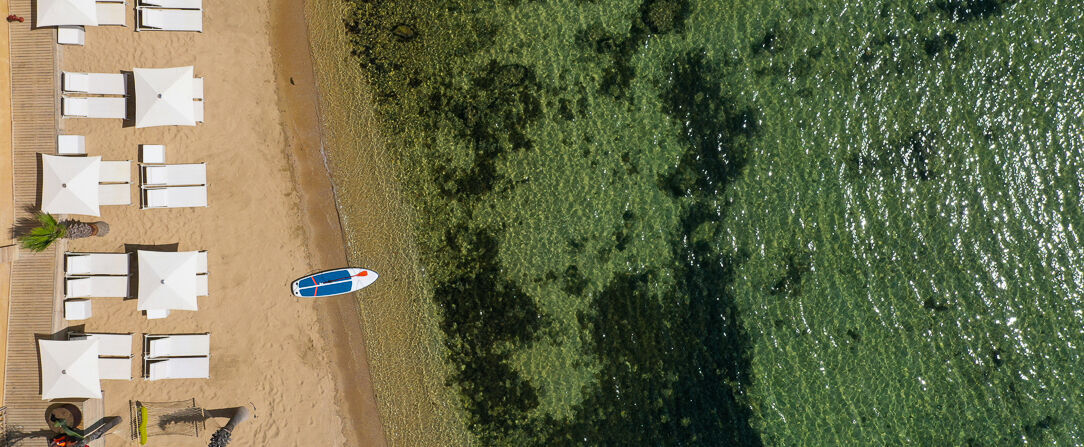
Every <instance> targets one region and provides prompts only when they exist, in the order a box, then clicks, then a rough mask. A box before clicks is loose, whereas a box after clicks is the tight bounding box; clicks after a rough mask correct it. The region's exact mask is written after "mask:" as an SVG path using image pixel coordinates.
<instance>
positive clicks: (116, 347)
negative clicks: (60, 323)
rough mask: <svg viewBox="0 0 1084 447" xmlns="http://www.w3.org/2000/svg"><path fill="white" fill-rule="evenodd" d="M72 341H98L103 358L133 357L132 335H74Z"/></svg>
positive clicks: (99, 351) (71, 337) (99, 353)
mask: <svg viewBox="0 0 1084 447" xmlns="http://www.w3.org/2000/svg"><path fill="white" fill-rule="evenodd" d="M68 338H69V339H70V340H82V339H90V340H98V355H100V356H103V357H131V355H132V334H103V333H73V334H71V336H70V337H68Z"/></svg>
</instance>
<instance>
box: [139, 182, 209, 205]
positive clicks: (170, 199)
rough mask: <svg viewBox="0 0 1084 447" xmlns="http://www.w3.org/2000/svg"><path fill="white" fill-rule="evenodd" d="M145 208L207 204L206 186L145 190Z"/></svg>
mask: <svg viewBox="0 0 1084 447" xmlns="http://www.w3.org/2000/svg"><path fill="white" fill-rule="evenodd" d="M143 194H144V197H145V201H144V206H143V207H144V208H185V207H199V206H207V187H206V186H172V187H166V188H154V189H146V190H144V191H143Z"/></svg>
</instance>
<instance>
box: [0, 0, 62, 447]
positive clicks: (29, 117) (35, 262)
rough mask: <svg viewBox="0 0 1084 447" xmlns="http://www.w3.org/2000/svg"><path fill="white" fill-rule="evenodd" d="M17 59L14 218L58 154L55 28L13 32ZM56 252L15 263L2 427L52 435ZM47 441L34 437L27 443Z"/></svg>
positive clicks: (14, 10)
mask: <svg viewBox="0 0 1084 447" xmlns="http://www.w3.org/2000/svg"><path fill="white" fill-rule="evenodd" d="M8 9H9V12H10V13H11V14H16V15H20V16H23V17H30V15H31V0H10V2H9V4H8ZM8 37H9V39H10V41H9V42H10V44H9V49H10V55H9V57H10V61H11V78H12V79H11V81H12V82H11V104H12V115H11V116H12V126H11V129H12V136H11V141H12V155H13V171H14V175H13V179H14V187H13V193H14V203H15V213H14V217H15V219H24V218H29V217H32V214H31V213H32V210H33V209H35V208H36V207H37V195H38V191H37V179H38V177H39V175H40V174H39V173H38V158H39V155H38V154H40V153H52V152H53V151H54V145H55V141H56V140H55V138H56V129H57V120H58V117H57V105H56V104H57V102H58V98H57V90H56V86H57V73H58V61H57V47H56V34H55V31H54V30H52V29H47V28H45V29H37V30H31V29H30V23H29V21H27V22H26V23H14V24H11V25H10V26H9V27H8ZM56 252H57V248H56V247H52V248H50V249H49V250H46V251H44V252H42V253H32V252H27V251H22V252H20V253H19V260H17V261H16V262H15V263H14V264H13V265H12V271H11V287H10V290H9V291H10V306H9V309H10V316H9V320H8V328H7V329H8V330H7V336H8V340H7V342H8V343H7V346H8V350H7V355H6V367H5V377H4V405H5V407H6V411H5V414H4V423H5V426H6V427H7V428H8V429H13V430H17V431H21V432H33V431H37V430H42V429H46V428H47V426H46V424H45V419H44V414H45V410H46V408H47V407H48V406H49V402H46V401H43V400H41V389H40V388H41V384H40V377H41V376H40V371H39V365H38V352H37V339H38V337H43V336H48V335H49V334H52V333H54V332H55V330H56V329H55V327H54V316H55V315H56V310H59V309H57V304H56V303H57V295H58V294H57V290H56V288H55V282H56V277H57V261H58V258H57V255H56ZM35 442H36V443H39V444H40V443H41V440H40V439H31V440H27V441H26V442H23V443H22V444H27V445H33V443H35Z"/></svg>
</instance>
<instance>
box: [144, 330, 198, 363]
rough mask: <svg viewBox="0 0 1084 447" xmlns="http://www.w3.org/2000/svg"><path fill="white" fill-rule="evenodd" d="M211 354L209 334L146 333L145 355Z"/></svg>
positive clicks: (154, 356) (182, 355)
mask: <svg viewBox="0 0 1084 447" xmlns="http://www.w3.org/2000/svg"><path fill="white" fill-rule="evenodd" d="M210 354H211V334H191V335H189V334H181V335H147V357H148V358H161V357H195V356H206V355H210Z"/></svg>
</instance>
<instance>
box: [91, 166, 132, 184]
mask: <svg viewBox="0 0 1084 447" xmlns="http://www.w3.org/2000/svg"><path fill="white" fill-rule="evenodd" d="M98 170H99V172H100V174H99V177H98V181H99V182H102V183H130V182H131V181H132V162H131V161H103V162H101V165H100V167H99V168H98Z"/></svg>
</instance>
